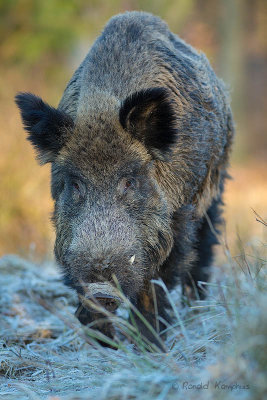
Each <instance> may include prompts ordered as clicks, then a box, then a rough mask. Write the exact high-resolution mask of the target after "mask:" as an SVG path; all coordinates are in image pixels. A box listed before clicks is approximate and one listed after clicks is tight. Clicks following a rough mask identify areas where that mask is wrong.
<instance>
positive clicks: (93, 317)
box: [75, 303, 115, 348]
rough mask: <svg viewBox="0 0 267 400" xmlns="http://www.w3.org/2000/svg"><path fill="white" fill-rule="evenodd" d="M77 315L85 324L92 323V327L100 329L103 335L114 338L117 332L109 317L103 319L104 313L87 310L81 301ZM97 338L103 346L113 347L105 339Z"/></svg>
mask: <svg viewBox="0 0 267 400" xmlns="http://www.w3.org/2000/svg"><path fill="white" fill-rule="evenodd" d="M75 316H76V317H77V318H78V320H79V321H80V322H81V323H82V324H83V325H89V324H92V329H96V330H97V331H100V332H101V333H102V334H103V335H105V336H107V337H108V338H111V339H112V338H113V336H114V333H115V332H114V328H113V326H112V324H111V323H110V322H109V321H108V320H107V319H106V321H103V319H105V317H104V315H102V314H100V313H99V314H96V313H91V312H90V311H88V310H86V308H84V307H83V306H82V304H81V303H79V305H78V308H77V310H76V311H75ZM96 340H97V342H98V343H99V344H101V345H102V346H104V347H111V348H112V346H111V345H110V344H108V343H106V342H104V341H103V340H100V339H96Z"/></svg>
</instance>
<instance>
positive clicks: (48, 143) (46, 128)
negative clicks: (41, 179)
mask: <svg viewBox="0 0 267 400" xmlns="http://www.w3.org/2000/svg"><path fill="white" fill-rule="evenodd" d="M15 102H16V104H17V106H18V108H19V109H20V113H21V118H22V122H23V125H24V129H25V130H26V131H27V132H28V133H29V135H28V138H27V139H28V140H29V141H30V142H31V143H32V145H33V146H34V147H35V149H36V150H37V155H38V159H39V161H40V163H41V164H45V163H47V162H53V161H54V159H55V157H56V155H57V154H58V152H59V151H60V149H61V148H62V146H63V144H64V141H65V139H66V130H67V129H68V128H71V127H72V126H73V120H72V118H71V117H70V116H68V115H67V114H65V113H64V112H63V111H60V110H57V109H56V108H53V107H50V106H49V105H48V104H47V103H45V102H43V100H42V99H41V98H40V97H37V96H35V95H33V94H31V93H19V94H17V96H16V97H15Z"/></svg>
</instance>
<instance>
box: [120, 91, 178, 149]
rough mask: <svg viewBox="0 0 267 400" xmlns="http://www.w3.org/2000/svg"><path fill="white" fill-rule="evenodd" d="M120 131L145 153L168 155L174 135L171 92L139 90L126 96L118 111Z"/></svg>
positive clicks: (174, 123)
mask: <svg viewBox="0 0 267 400" xmlns="http://www.w3.org/2000/svg"><path fill="white" fill-rule="evenodd" d="M119 118H120V123H121V125H122V127H123V128H124V129H126V130H127V131H129V132H130V133H131V134H133V135H134V136H135V137H136V138H137V139H139V140H140V141H141V142H143V143H144V144H145V146H146V147H147V148H148V149H152V150H153V148H154V149H158V150H161V151H162V152H163V153H165V152H169V151H170V150H171V146H172V145H173V144H174V143H175V139H176V135H177V127H176V114H175V111H174V109H173V107H172V99H171V92H170V91H169V90H168V89H166V88H163V87H159V88H150V89H146V90H140V91H139V92H136V93H133V94H131V95H130V96H128V97H127V98H126V99H125V100H124V102H123V103H122V106H121V109H120V114H119Z"/></svg>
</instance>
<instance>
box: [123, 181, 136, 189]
mask: <svg viewBox="0 0 267 400" xmlns="http://www.w3.org/2000/svg"><path fill="white" fill-rule="evenodd" d="M133 186H134V181H133V179H126V181H125V185H124V188H125V190H127V189H128V188H129V187H133Z"/></svg>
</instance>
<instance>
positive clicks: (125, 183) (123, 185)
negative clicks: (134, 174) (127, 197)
mask: <svg viewBox="0 0 267 400" xmlns="http://www.w3.org/2000/svg"><path fill="white" fill-rule="evenodd" d="M135 186H136V181H135V179H133V178H123V179H122V180H121V181H120V182H119V193H120V194H121V195H124V194H126V193H127V192H128V190H129V189H133V188H135Z"/></svg>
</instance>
